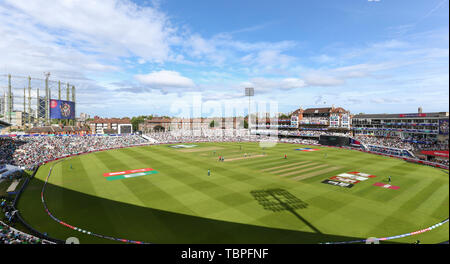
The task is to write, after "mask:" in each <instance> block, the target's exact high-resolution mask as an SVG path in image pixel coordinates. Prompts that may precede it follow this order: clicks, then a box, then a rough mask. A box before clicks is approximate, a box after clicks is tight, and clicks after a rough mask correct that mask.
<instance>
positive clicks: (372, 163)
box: [18, 143, 449, 243]
mask: <svg viewBox="0 0 450 264" xmlns="http://www.w3.org/2000/svg"><path fill="white" fill-rule="evenodd" d="M196 145H198V147H196V149H198V150H200V149H202V148H205V151H196V152H185V151H182V149H174V148H170V147H169V146H168V145H160V146H150V147H148V146H146V147H133V148H127V149H120V150H111V151H104V152H97V153H92V154H87V155H81V156H77V157H74V158H71V159H67V160H65V161H63V162H60V163H56V164H55V163H50V164H47V165H44V166H42V167H41V168H40V169H39V171H38V173H37V174H36V177H35V179H34V180H32V181H31V182H30V185H29V186H28V187H27V189H26V191H25V192H24V193H23V196H22V197H21V199H20V200H19V204H18V208H19V210H20V211H21V214H22V216H23V217H24V219H25V220H26V221H27V222H28V223H29V224H31V225H32V226H33V227H35V228H36V229H38V230H40V231H42V232H46V233H48V235H50V236H53V237H55V238H59V239H66V238H67V237H70V236H76V237H78V238H80V241H81V243H110V242H111V241H109V240H105V239H101V238H96V237H93V236H88V235H85V234H82V233H79V232H76V231H73V230H70V229H68V228H66V227H64V226H62V225H60V224H58V223H56V222H55V221H53V220H52V219H51V218H50V217H49V216H48V215H47V214H46V212H45V211H44V209H43V206H42V203H41V201H40V192H41V189H42V185H43V181H44V179H45V177H46V176H47V174H48V172H49V169H50V166H52V165H54V169H53V173H52V176H51V178H50V181H49V184H48V185H47V189H46V192H45V198H46V202H47V205H48V208H49V209H50V211H51V212H52V213H53V214H54V215H55V216H56V217H58V218H59V219H60V220H62V221H64V222H66V223H69V224H71V225H73V226H77V227H79V228H82V229H85V230H88V231H92V232H95V233H99V234H103V235H107V236H113V237H118V238H126V239H131V240H140V241H145V242H152V243H320V242H328V241H347V240H354V239H358V238H363V239H364V238H368V237H385V236H391V235H399V234H403V233H407V232H413V231H416V230H420V229H422V228H425V227H428V226H431V225H433V224H435V223H438V222H440V221H442V220H444V219H446V218H447V217H448V211H449V202H448V201H449V195H448V194H449V192H448V190H449V177H448V173H447V172H444V171H442V170H438V169H435V168H431V167H427V166H422V165H417V164H411V163H406V162H404V161H401V160H397V159H392V158H387V157H383V156H377V155H372V154H366V153H361V152H357V151H351V150H341V149H334V148H321V147H319V149H320V150H319V151H316V152H301V151H295V149H296V148H299V147H303V146H300V145H292V144H278V145H277V146H276V147H274V148H266V149H264V150H263V149H261V148H260V147H259V145H258V144H257V143H240V144H238V143H202V144H196ZM241 146H242V150H241V149H240V148H241ZM213 147H216V148H221V149H217V150H215V155H214V151H212V150H211V149H212V148H213ZM208 149H209V150H208ZM263 152H264V153H265V154H266V156H264V157H258V158H251V159H241V160H234V161H229V162H218V156H225V159H227V157H230V158H231V157H233V158H235V157H239V156H243V155H244V153H252V155H258V154H262V153H263ZM324 153H327V158H324ZM284 154H287V156H288V158H287V159H284ZM299 162H306V163H315V164H316V165H311V166H310V167H309V168H312V170H308V171H307V172H301V170H302V169H299V170H298V174H295V170H293V171H286V172H289V173H291V172H294V173H293V174H290V175H289V176H286V177H280V174H283V172H281V173H277V171H278V170H280V171H281V170H282V169H286V168H288V167H289V166H290V164H295V163H299ZM317 164H319V165H322V164H323V165H326V166H323V167H318V168H313V167H316V166H317ZM284 165H286V166H285V167H281V168H279V169H276V167H280V166H284ZM71 166H72V169H71V168H70V167H71ZM292 166H293V167H295V166H298V165H292ZM148 167H150V168H153V169H155V170H157V171H159V173H158V174H152V175H147V176H143V177H137V178H129V179H123V180H116V181H107V180H106V179H105V177H104V176H103V173H105V172H114V171H123V170H131V169H139V168H148ZM332 167H337V168H336V170H332V169H330V168H332ZM269 168H275V169H273V170H268V169H269ZM327 168H328V169H327ZM208 169H210V170H211V176H207V171H208ZM320 170H323V171H324V173H320ZM350 171H360V172H364V173H369V174H373V175H376V176H377V177H376V178H373V179H369V180H367V181H364V182H361V183H358V184H356V185H355V186H354V187H353V188H350V189H347V188H342V187H337V186H331V185H327V184H323V183H321V181H323V180H324V179H328V178H330V177H332V176H335V175H337V174H340V173H345V172H350ZM315 172H317V173H315ZM303 174H309V175H315V176H312V177H309V178H305V179H301V177H299V176H302V175H303ZM316 174H317V175H316ZM388 176H391V177H392V183H391V184H392V185H397V186H400V189H399V190H390V189H384V188H380V187H375V186H372V184H373V183H375V182H383V181H386V180H387V177H388ZM296 179H300V180H296ZM273 189H279V190H282V192H285V193H287V195H289V197H291V198H286V197H287V196H283V195H281V196H277V195H272V194H273V193H271V192H267V195H266V197H265V198H266V199H268V202H269V203H270V204H269V205H270V206H264V200H258V199H261V197H258V196H254V195H252V194H255V193H264V192H265V191H267V190H273ZM266 202H267V201H266ZM291 203H293V204H291ZM294 203H301V205H302V206H301V207H298V208H296V207H295V205H294ZM266 205H267V204H266ZM274 208H275V209H277V210H278V209H279V210H278V211H277V210H273V209H274ZM448 236H449V229H448V224H445V225H444V226H442V227H440V228H438V229H435V230H433V231H430V232H427V233H424V234H420V235H416V236H411V237H406V238H402V239H398V240H395V241H392V242H400V243H412V242H414V241H415V240H416V239H420V240H421V242H422V243H438V242H442V241H446V240H448Z"/></svg>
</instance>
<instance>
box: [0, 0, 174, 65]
mask: <svg viewBox="0 0 450 264" xmlns="http://www.w3.org/2000/svg"><path fill="white" fill-rule="evenodd" d="M6 3H7V4H8V5H9V7H10V8H8V10H5V11H6V12H5V13H3V15H7V13H18V16H19V17H20V18H21V20H22V23H21V24H28V25H32V27H34V29H36V30H38V31H42V30H44V29H46V30H47V31H49V32H51V34H52V36H53V37H54V39H48V40H50V41H52V42H53V44H55V43H58V42H65V43H66V45H67V44H68V45H70V46H72V47H77V48H78V49H79V50H82V51H85V52H90V53H101V54H106V55H113V56H115V57H116V56H130V55H137V56H140V57H142V58H144V59H146V60H150V61H157V62H160V61H165V60H167V58H168V56H169V53H170V48H169V43H168V38H169V37H170V34H171V33H172V32H173V29H172V28H171V27H170V25H169V23H168V20H167V18H166V17H165V15H164V14H163V13H162V12H160V11H158V10H156V9H154V8H152V7H138V6H137V5H136V4H134V3H132V2H131V1H118V0H102V1H81V0H74V1H51V2H49V1H45V0H34V1H26V0H6ZM4 22H6V21H4ZM6 23H7V22H6Z"/></svg>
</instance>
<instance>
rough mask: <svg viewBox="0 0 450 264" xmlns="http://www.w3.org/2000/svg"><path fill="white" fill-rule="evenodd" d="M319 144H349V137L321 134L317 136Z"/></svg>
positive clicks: (340, 145)
mask: <svg viewBox="0 0 450 264" xmlns="http://www.w3.org/2000/svg"><path fill="white" fill-rule="evenodd" d="M319 144H321V145H325V146H339V147H342V146H350V138H349V137H341V136H326V135H321V136H320V137H319Z"/></svg>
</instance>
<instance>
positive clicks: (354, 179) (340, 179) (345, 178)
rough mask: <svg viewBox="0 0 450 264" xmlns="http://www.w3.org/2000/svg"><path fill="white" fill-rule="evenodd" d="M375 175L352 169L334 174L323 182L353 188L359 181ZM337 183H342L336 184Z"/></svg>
mask: <svg viewBox="0 0 450 264" xmlns="http://www.w3.org/2000/svg"><path fill="white" fill-rule="evenodd" d="M375 177H376V176H375V175H371V174H367V173H362V172H359V171H351V172H347V173H341V174H339V175H337V176H333V177H331V178H330V179H328V180H325V181H323V182H322V183H326V184H331V185H336V186H341V187H347V188H351V187H353V186H354V185H355V184H357V183H360V182H362V181H366V180H368V179H370V178H375ZM336 183H342V185H341V184H336ZM347 184H350V185H351V187H348V185H347Z"/></svg>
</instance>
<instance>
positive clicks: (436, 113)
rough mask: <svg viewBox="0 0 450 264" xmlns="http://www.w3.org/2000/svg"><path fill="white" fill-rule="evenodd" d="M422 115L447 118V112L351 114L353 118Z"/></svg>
mask: <svg viewBox="0 0 450 264" xmlns="http://www.w3.org/2000/svg"><path fill="white" fill-rule="evenodd" d="M424 117H447V118H448V112H434V113H409V114H360V115H355V116H353V118H424Z"/></svg>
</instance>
